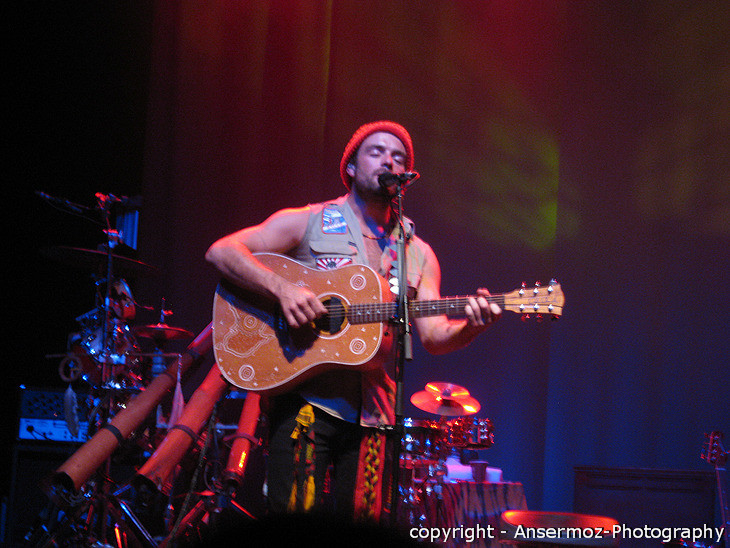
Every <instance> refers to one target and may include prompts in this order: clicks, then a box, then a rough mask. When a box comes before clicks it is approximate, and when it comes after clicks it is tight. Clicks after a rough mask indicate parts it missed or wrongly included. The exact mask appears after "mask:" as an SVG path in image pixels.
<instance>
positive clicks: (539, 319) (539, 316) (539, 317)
mask: <svg viewBox="0 0 730 548" xmlns="http://www.w3.org/2000/svg"><path fill="white" fill-rule="evenodd" d="M535 318H537V321H538V323H539V322H542V314H538V315H537V316H535Z"/></svg>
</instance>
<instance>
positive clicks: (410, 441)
mask: <svg viewBox="0 0 730 548" xmlns="http://www.w3.org/2000/svg"><path fill="white" fill-rule="evenodd" d="M403 427H404V428H403V438H402V440H401V448H402V454H403V457H404V459H405V460H406V461H407V462H413V463H415V464H424V465H428V464H435V463H437V462H439V461H440V460H443V459H444V458H446V453H447V450H448V443H447V441H448V440H447V435H446V431H445V430H444V428H443V427H442V425H440V424H439V423H438V422H436V421H432V420H420V419H410V418H406V419H403Z"/></svg>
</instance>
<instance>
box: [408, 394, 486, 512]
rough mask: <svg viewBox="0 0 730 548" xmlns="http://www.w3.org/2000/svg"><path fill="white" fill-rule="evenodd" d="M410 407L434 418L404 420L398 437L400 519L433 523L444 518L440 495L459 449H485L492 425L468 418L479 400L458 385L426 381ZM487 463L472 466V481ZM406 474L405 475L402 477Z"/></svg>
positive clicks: (413, 398) (476, 408)
mask: <svg viewBox="0 0 730 548" xmlns="http://www.w3.org/2000/svg"><path fill="white" fill-rule="evenodd" d="M411 403H412V404H413V405H415V406H416V407H417V408H418V409H420V410H422V411H425V412H427V413H432V414H434V415H438V416H439V418H438V419H435V420H434V419H412V418H405V419H404V421H403V426H404V429H403V437H402V438H401V456H400V467H401V470H403V471H405V472H406V473H405V474H401V480H400V492H401V496H402V502H403V504H402V510H401V514H400V515H401V516H402V519H403V520H405V521H406V522H407V523H408V524H409V525H411V526H419V525H421V526H422V525H425V524H426V523H427V522H428V523H430V524H434V523H438V522H439V520H440V516H442V514H443V507H442V506H443V499H442V497H441V492H442V489H443V483H444V482H445V481H446V479H447V477H448V476H449V468H450V467H451V466H456V464H455V463H457V462H459V461H460V460H461V453H462V452H464V451H477V450H480V449H487V448H489V447H491V446H492V445H493V444H494V426H493V424H492V421H491V420H489V419H481V418H476V417H474V416H473V415H474V414H476V413H477V412H478V411H479V410H480V409H481V405H480V404H479V402H478V401H477V400H476V399H475V398H474V397H472V396H471V395H470V393H469V391H468V390H467V389H466V388H464V387H463V386H459V385H456V384H452V383H443V382H429V383H427V384H426V386H425V389H424V390H421V391H419V392H416V393H415V394H413V395H412V396H411ZM485 467H486V463H484V462H483V461H478V462H474V463H473V464H472V466H471V469H472V470H473V474H472V475H471V479H473V480H476V481H483V472H484V468H485ZM404 476H405V477H404Z"/></svg>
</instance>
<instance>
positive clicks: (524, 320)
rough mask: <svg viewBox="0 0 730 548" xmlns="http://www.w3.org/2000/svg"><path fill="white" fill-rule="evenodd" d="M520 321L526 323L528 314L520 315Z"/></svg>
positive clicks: (528, 317)
mask: <svg viewBox="0 0 730 548" xmlns="http://www.w3.org/2000/svg"><path fill="white" fill-rule="evenodd" d="M521 319H522V321H523V322H526V321H527V320H529V319H530V315H529V314H522V318H521Z"/></svg>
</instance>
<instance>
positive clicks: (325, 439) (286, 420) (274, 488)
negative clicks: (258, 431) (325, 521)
mask: <svg viewBox="0 0 730 548" xmlns="http://www.w3.org/2000/svg"><path fill="white" fill-rule="evenodd" d="M303 405H306V402H305V401H304V400H303V399H301V398H300V397H299V396H293V395H287V396H280V397H277V398H273V399H272V408H271V410H270V412H269V455H268V462H267V485H268V498H269V508H270V510H271V511H272V512H275V513H282V512H286V511H287V507H288V505H289V500H290V497H291V493H292V486H293V484H294V482H295V480H296V481H297V489H296V494H297V498H298V499H299V500H298V503H297V510H299V509H302V497H303V494H304V490H305V488H304V482H305V481H306V479H307V477H308V475H312V476H313V477H314V485H315V499H314V500H315V502H314V508H313V510H314V511H330V510H331V511H333V512H335V513H337V514H339V515H342V516H343V517H345V518H348V519H352V517H353V511H354V498H355V482H356V479H357V470H358V459H359V455H360V440H361V438H362V435H363V430H364V429H363V428H362V427H361V426H360V425H358V424H353V423H349V422H346V421H343V420H341V419H338V418H336V417H333V416H331V415H329V414H328V413H325V412H324V411H321V410H320V409H318V408H317V407H314V423H313V424H312V425H311V429H312V431H313V433H314V436H313V437H314V439H313V443H314V447H313V448H314V452H313V458H312V459H309V462H308V459H307V458H306V455H305V453H306V447H307V444H308V443H311V442H310V440H309V438H307V439H302V440H299V441H298V440H295V439H293V438H292V432H294V430H296V428H297V424H298V423H297V422H296V417H297V415H298V413H299V410H300V409H301V408H302V406H303ZM297 451H299V458H298V459H297ZM330 465H332V470H331V476H330V497H331V502H332V504H333V507H329V505H328V504H325V500H324V496H323V495H324V486H325V477H326V475H327V469H328V468H329V466H330Z"/></svg>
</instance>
